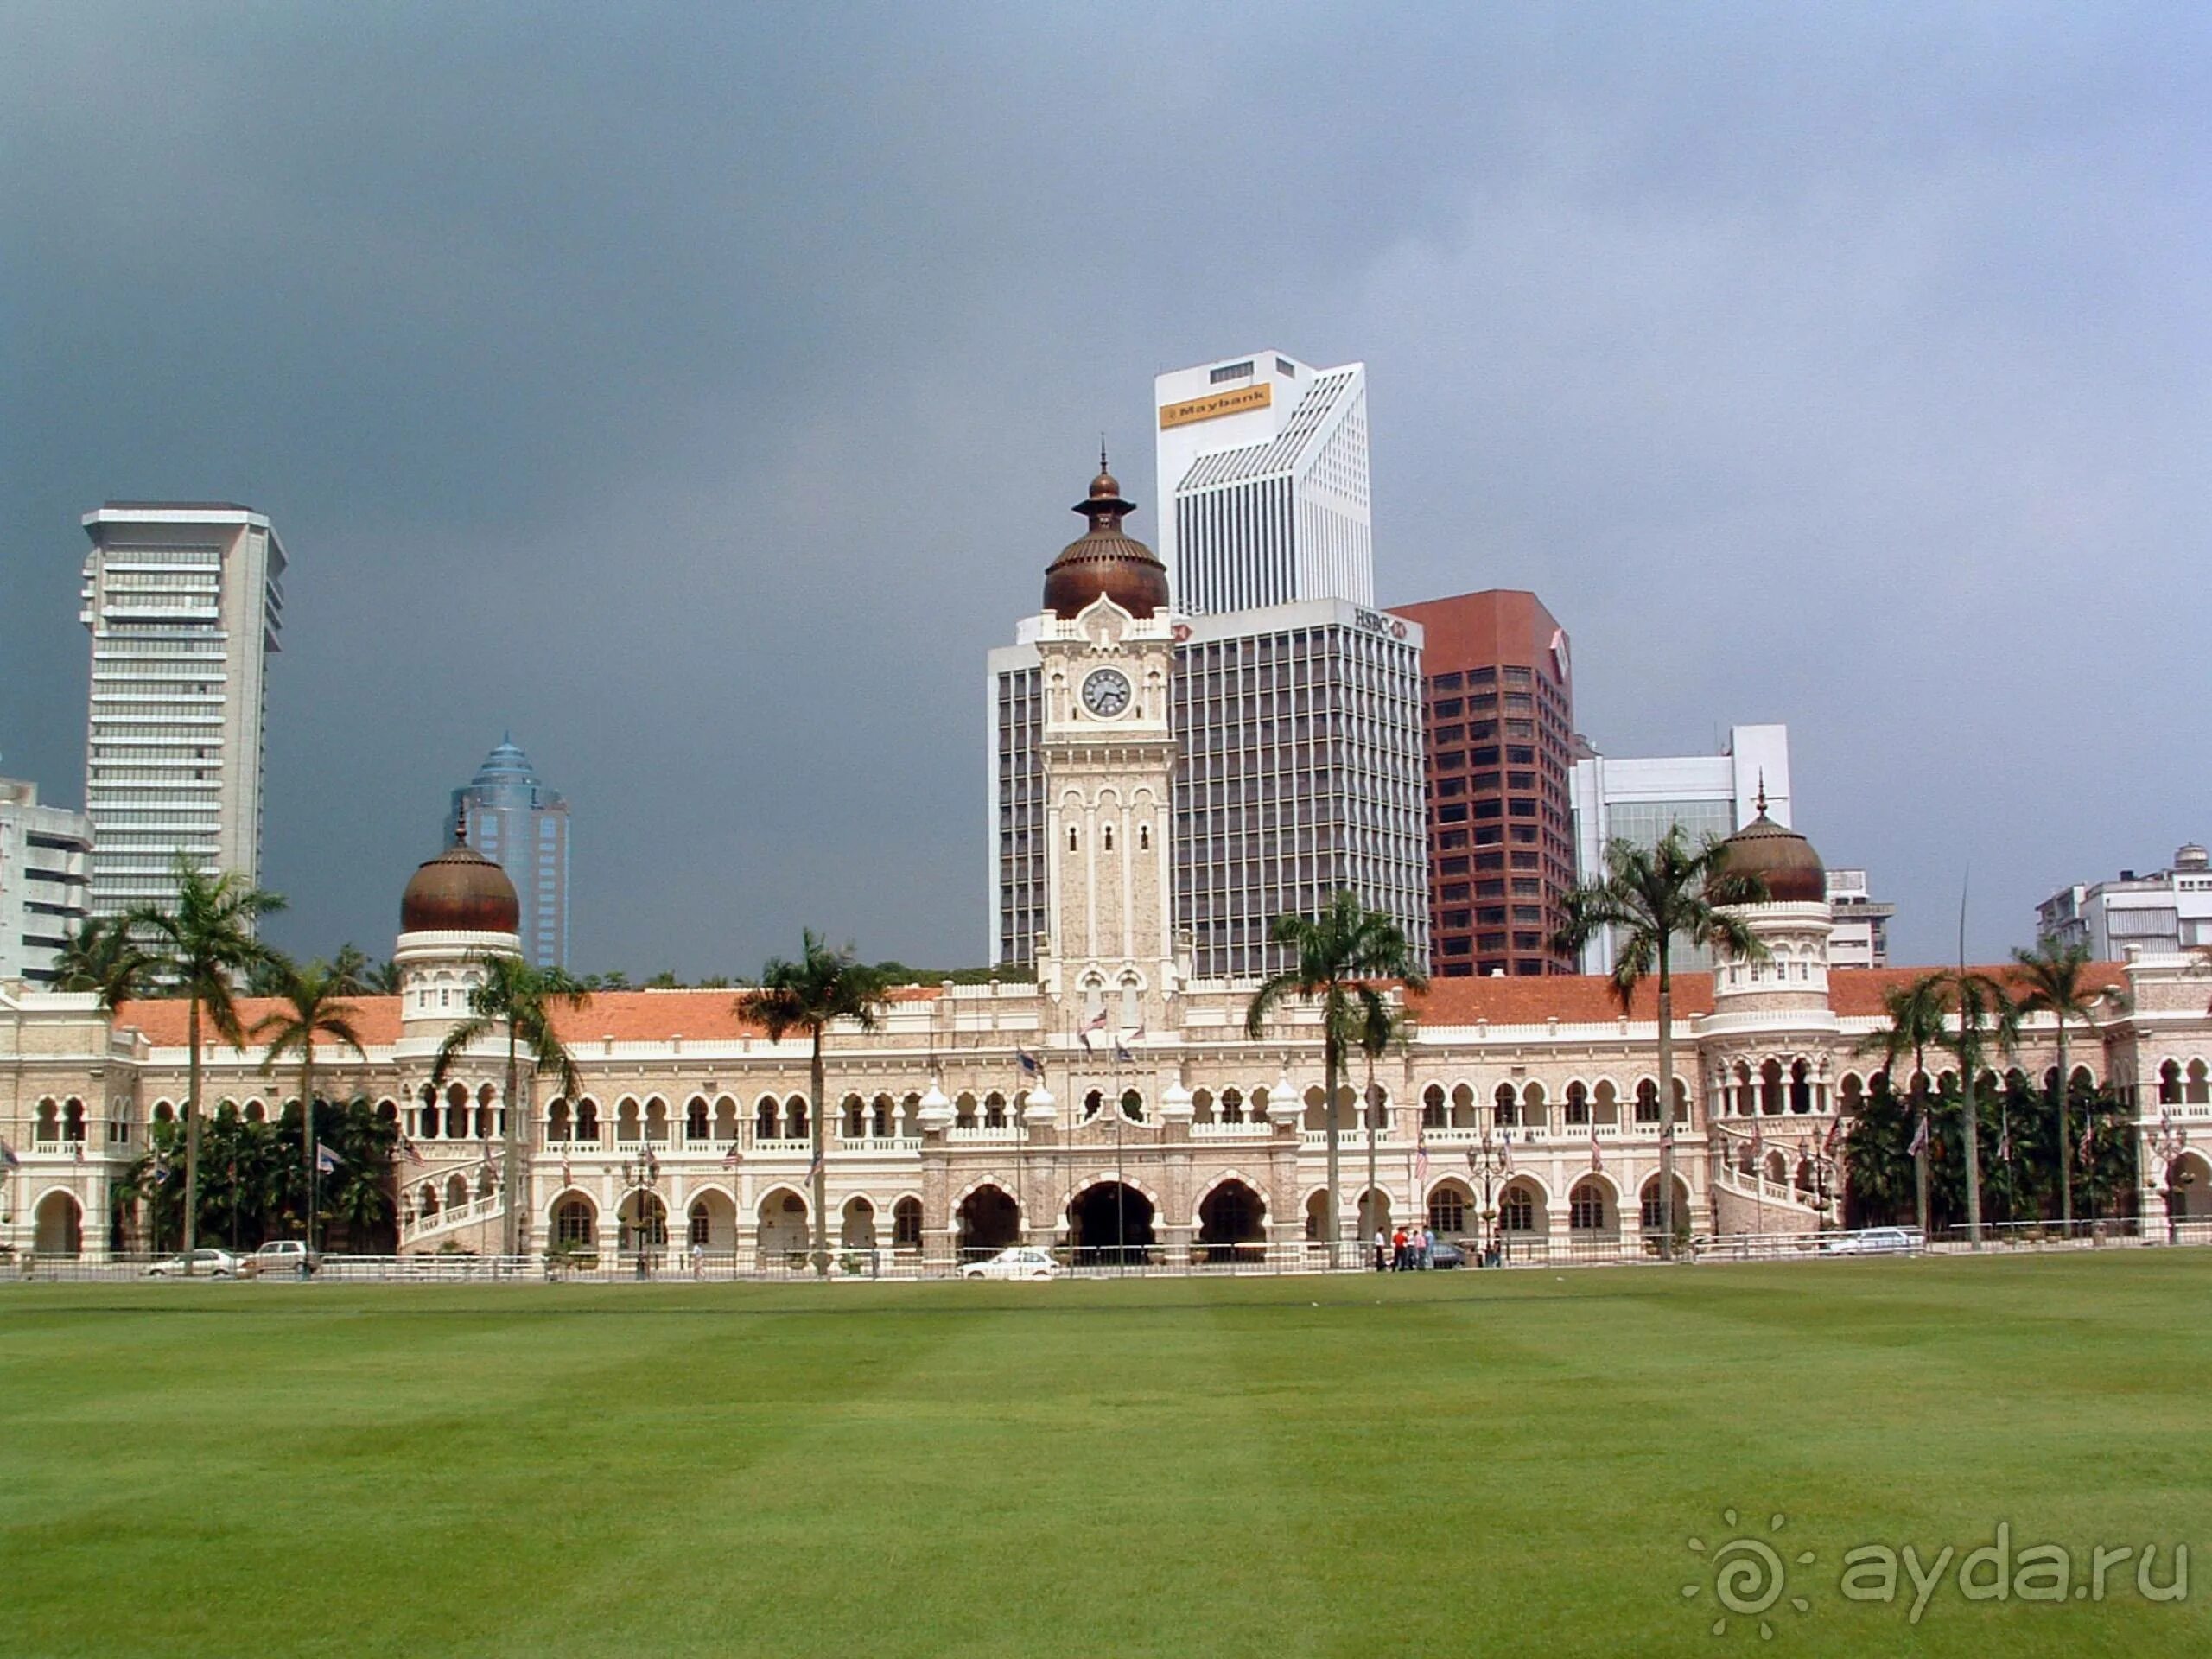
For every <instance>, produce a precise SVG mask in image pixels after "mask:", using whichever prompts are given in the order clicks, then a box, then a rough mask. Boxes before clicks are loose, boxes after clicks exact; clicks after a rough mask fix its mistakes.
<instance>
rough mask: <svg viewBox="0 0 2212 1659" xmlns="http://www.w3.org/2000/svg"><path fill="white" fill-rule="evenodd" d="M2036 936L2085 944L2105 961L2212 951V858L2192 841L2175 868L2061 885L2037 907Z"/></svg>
mask: <svg viewBox="0 0 2212 1659" xmlns="http://www.w3.org/2000/svg"><path fill="white" fill-rule="evenodd" d="M2036 934H2037V938H2045V939H2055V940H2056V941H2057V942H2058V943H2059V944H2069V945H2079V946H2081V947H2082V948H2083V949H2084V950H2088V952H2089V954H2090V955H2091V956H2092V957H2095V958H2096V959H2097V960H2099V961H2106V960H2108V959H2110V958H2111V957H2116V956H2120V955H2122V954H2124V953H2125V952H2126V951H2127V950H2142V951H2146V952H2151V953H2154V954H2167V953H2171V952H2173V951H2177V950H2206V949H2212V855H2208V854H2207V853H2206V852H2205V849H2203V848H2202V847H2201V846H2199V845H2198V844H2197V843H2196V842H2193V841H2192V842H2185V843H2183V845H2182V846H2181V847H2179V848H2177V849H2175V852H2174V861H2173V865H2172V867H2171V868H2168V869H2164V870H2156V871H2153V872H2152V874H2148V875H2138V874H2136V873H2135V872H2134V871H2133V870H2122V871H2121V872H2120V879H2119V880H2116V881H2096V882H2092V883H2090V884H2088V885H2087V886H2075V887H2061V888H2060V889H2059V890H2058V891H2057V892H2056V893H2053V894H2051V896H2050V898H2048V899H2044V901H2043V903H2041V904H2040V905H2038V906H2036Z"/></svg>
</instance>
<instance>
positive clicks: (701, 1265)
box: [691, 1238, 707, 1279]
mask: <svg viewBox="0 0 2212 1659" xmlns="http://www.w3.org/2000/svg"><path fill="white" fill-rule="evenodd" d="M691 1276H692V1277H693V1278H694V1279H703V1278H705V1277H706V1276H707V1247H706V1246H705V1245H703V1244H702V1243H700V1242H699V1241H698V1240H697V1239H696V1238H695V1239H693V1240H692V1241H691Z"/></svg>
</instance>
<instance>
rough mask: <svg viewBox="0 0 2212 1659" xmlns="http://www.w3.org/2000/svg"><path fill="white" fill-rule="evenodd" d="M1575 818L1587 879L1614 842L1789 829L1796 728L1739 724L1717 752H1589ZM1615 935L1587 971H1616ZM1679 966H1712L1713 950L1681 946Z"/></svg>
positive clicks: (1592, 955) (1585, 963) (1571, 785)
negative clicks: (1763, 818) (1767, 822)
mask: <svg viewBox="0 0 2212 1659" xmlns="http://www.w3.org/2000/svg"><path fill="white" fill-rule="evenodd" d="M1567 800H1568V804H1569V805H1570V807H1571V808H1572V809H1573V815H1574V857H1575V864H1576V867H1577V872H1578V874H1580V878H1581V879H1582V880H1586V881H1588V880H1598V879H1600V878H1602V877H1603V876H1604V874H1605V848H1606V846H1607V845H1608V844H1609V843H1610V842H1614V841H1626V842H1632V843H1633V844H1635V845H1636V846H1638V847H1656V845H1658V842H1659V838H1660V836H1663V835H1665V834H1666V833H1667V831H1668V830H1669V829H1677V828H1679V829H1681V832H1682V834H1683V836H1685V837H1686V838H1687V839H1688V842H1689V843H1690V845H1691V846H1693V847H1694V846H1696V845H1697V844H1698V843H1699V842H1702V841H1703V840H1704V839H1705V838H1706V837H1707V836H1712V837H1713V839H1715V840H1716V841H1725V840H1726V839H1727V838H1728V837H1729V836H1732V835H1734V834H1735V833H1736V831H1737V830H1738V829H1742V828H1743V827H1744V826H1745V824H1747V823H1751V820H1752V819H1753V818H1755V817H1758V815H1759V813H1760V812H1761V811H1762V810H1764V812H1765V814H1766V815H1767V817H1770V818H1771V819H1772V820H1773V821H1774V822H1775V823H1778V824H1780V825H1782V826H1783V828H1784V829H1788V828H1789V728H1788V727H1787V726H1779V725H1774V726H1732V727H1730V728H1728V746H1727V747H1726V748H1724V749H1722V750H1721V751H1720V753H1718V754H1679V755H1663V756H1640V757H1637V758H1635V759H1632V760H1616V759H1614V758H1613V757H1611V756H1610V755H1603V754H1598V753H1589V754H1586V755H1584V756H1583V757H1582V758H1581V759H1580V760H1577V761H1576V762H1575V763H1574V766H1573V771H1572V772H1569V773H1568V774H1567ZM1613 944H1614V941H1613V940H1612V938H1611V937H1610V936H1609V935H1606V934H1600V935H1599V936H1598V937H1597V938H1593V939H1592V940H1591V941H1590V942H1589V944H1586V945H1585V946H1584V947H1583V949H1582V971H1583V972H1584V973H1586V974H1610V973H1611V972H1612V971H1613ZM1674 965H1675V967H1676V968H1706V967H1710V966H1711V965H1712V958H1711V956H1710V953H1708V952H1707V951H1704V950H1691V949H1689V948H1688V947H1687V946H1684V945H1682V944H1680V943H1679V942H1678V943H1677V944H1676V945H1675V955H1674Z"/></svg>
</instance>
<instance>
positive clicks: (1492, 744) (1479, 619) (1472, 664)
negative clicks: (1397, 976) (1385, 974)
mask: <svg viewBox="0 0 2212 1659" xmlns="http://www.w3.org/2000/svg"><path fill="white" fill-rule="evenodd" d="M1391 609H1392V611H1393V613H1395V614H1396V615H1399V616H1402V617H1404V618H1406V619H1407V620H1408V621H1413V622H1418V623H1420V624H1421V629H1422V631H1423V632H1424V634H1425V635H1426V644H1425V646H1424V648H1423V652H1422V659H1421V673H1422V676H1423V678H1424V692H1425V696H1424V703H1425V717H1426V724H1427V744H1428V791H1427V794H1428V857H1429V866H1428V893H1429V899H1428V906H1429V971H1430V972H1431V973H1433V974H1440V975H1453V976H1457V975H1469V974H1481V975H1489V974H1493V973H1504V974H1572V973H1575V972H1579V971H1580V969H1579V967H1578V965H1577V963H1575V962H1574V960H1573V958H1571V957H1562V956H1560V955H1558V954H1557V953H1556V952H1554V950H1552V948H1551V936H1552V933H1553V931H1554V930H1555V929H1556V928H1557V927H1558V926H1559V925H1560V898H1561V896H1562V895H1563V894H1564V893H1566V892H1567V888H1569V887H1572V886H1573V883H1574V825H1573V818H1572V816H1571V815H1570V813H1569V810H1568V807H1567V776H1568V772H1569V768H1570V766H1571V765H1572V763H1573V742H1574V675H1573V666H1572V664H1570V662H1569V660H1568V655H1567V632H1566V630H1565V629H1563V628H1561V627H1560V625H1559V623H1558V621H1557V620H1556V619H1555V618H1554V617H1553V615H1552V613H1550V612H1549V611H1548V610H1546V609H1545V608H1544V607H1543V604H1542V601H1540V600H1538V599H1537V597H1536V596H1535V594H1529V593H1522V592H1521V591H1519V590H1518V589H1515V588H1491V589H1488V590H1487V591H1485V592H1483V593H1479V594H1460V595H1459V596H1458V597H1457V598H1455V599H1434V600H1429V601H1426V602H1424V603H1422V604H1419V605H1397V606H1393V607H1391Z"/></svg>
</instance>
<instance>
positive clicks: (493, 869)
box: [399, 818, 522, 933]
mask: <svg viewBox="0 0 2212 1659" xmlns="http://www.w3.org/2000/svg"><path fill="white" fill-rule="evenodd" d="M462 835H463V825H462V823H461V820H459V819H458V818H456V819H455V821H454V844H453V845H452V846H450V847H448V848H447V849H445V851H443V852H442V853H440V854H439V855H437V856H436V857H435V858H433V859H430V860H429V861H426V862H425V863H423V865H422V866H421V867H420V868H417V869H416V872H415V874H413V875H412V876H410V878H408V882H407V891H406V892H405V893H402V894H401V895H400V899H399V931H401V932H403V933H514V932H518V931H520V930H521V927H522V904H521V901H520V900H519V899H517V898H516V897H515V884H514V883H513V882H512V881H510V880H508V879H507V873H506V872H505V870H503V869H501V868H499V866H498V865H497V864H494V863H493V861H491V860H490V859H488V858H486V857H485V856H484V855H483V854H481V853H480V852H478V851H477V850H476V849H474V847H471V846H470V845H469V844H468V843H467V842H466V841H464V840H463V839H462V838H461V837H462Z"/></svg>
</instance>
